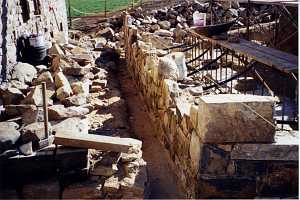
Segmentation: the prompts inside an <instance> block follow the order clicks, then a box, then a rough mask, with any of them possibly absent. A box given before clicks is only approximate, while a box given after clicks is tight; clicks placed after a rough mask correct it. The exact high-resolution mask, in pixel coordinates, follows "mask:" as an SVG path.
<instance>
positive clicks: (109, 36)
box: [96, 27, 115, 40]
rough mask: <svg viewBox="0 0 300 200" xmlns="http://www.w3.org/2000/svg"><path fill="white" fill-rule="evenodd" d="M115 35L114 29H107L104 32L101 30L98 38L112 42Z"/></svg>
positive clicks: (97, 35)
mask: <svg viewBox="0 0 300 200" xmlns="http://www.w3.org/2000/svg"><path fill="white" fill-rule="evenodd" d="M114 35H115V32H114V30H113V29H112V28H110V27H107V28H105V29H103V30H100V31H99V32H98V33H96V37H103V38H106V39H108V40H112V39H113V37H114Z"/></svg>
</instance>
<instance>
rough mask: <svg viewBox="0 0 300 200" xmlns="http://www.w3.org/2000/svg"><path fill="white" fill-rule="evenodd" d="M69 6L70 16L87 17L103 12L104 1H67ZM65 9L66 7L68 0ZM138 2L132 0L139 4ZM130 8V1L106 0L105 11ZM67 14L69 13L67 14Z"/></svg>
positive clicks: (137, 0) (138, 0)
mask: <svg viewBox="0 0 300 200" xmlns="http://www.w3.org/2000/svg"><path fill="white" fill-rule="evenodd" d="M69 1H70V4H71V16H72V17H75V16H88V15H93V14H97V13H101V12H105V0H69ZM66 2H67V8H69V7H68V0H66ZM139 2H140V0H134V3H135V4H136V3H139ZM129 6H132V0H106V10H107V12H110V11H117V10H120V9H123V8H126V7H129ZM68 14H69V13H68Z"/></svg>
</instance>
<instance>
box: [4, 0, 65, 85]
mask: <svg viewBox="0 0 300 200" xmlns="http://www.w3.org/2000/svg"><path fill="white" fill-rule="evenodd" d="M35 2H36V3H38V4H39V6H38V7H35V6H34V3H35ZM0 13H1V23H0V28H1V29H0V30H1V39H0V44H1V49H0V54H1V58H0V59H1V75H2V79H4V80H5V79H6V78H9V76H8V75H9V72H10V71H11V69H12V67H13V66H14V65H15V64H16V62H17V48H16V46H17V39H18V38H19V37H20V36H21V35H22V34H24V33H29V34H36V33H37V32H39V33H42V34H44V36H45V39H46V40H47V41H51V38H52V36H54V35H56V34H57V33H58V32H59V31H62V33H64V34H65V36H67V34H68V22H67V11H66V4H65V1H64V0H0Z"/></svg>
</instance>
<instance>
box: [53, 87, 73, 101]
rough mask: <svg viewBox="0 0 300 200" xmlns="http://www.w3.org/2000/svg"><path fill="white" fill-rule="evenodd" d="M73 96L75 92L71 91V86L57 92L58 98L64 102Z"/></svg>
mask: <svg viewBox="0 0 300 200" xmlns="http://www.w3.org/2000/svg"><path fill="white" fill-rule="evenodd" d="M72 94H73V91H72V89H71V86H70V85H65V86H62V87H60V88H58V89H57V90H56V97H57V98H58V99H59V100H60V101H61V102H62V101H64V100H65V99H66V98H67V97H69V96H71V95H72Z"/></svg>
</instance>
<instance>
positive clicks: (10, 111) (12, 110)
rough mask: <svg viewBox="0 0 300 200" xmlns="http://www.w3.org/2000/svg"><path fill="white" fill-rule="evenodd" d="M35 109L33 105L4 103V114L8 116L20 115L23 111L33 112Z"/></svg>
mask: <svg viewBox="0 0 300 200" xmlns="http://www.w3.org/2000/svg"><path fill="white" fill-rule="evenodd" d="M35 110H37V108H36V106H35V105H6V106H5V114H6V115H8V116H9V117H16V116H20V115H22V114H23V113H25V112H27V111H30V112H33V111H35Z"/></svg>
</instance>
